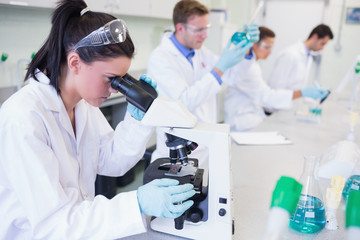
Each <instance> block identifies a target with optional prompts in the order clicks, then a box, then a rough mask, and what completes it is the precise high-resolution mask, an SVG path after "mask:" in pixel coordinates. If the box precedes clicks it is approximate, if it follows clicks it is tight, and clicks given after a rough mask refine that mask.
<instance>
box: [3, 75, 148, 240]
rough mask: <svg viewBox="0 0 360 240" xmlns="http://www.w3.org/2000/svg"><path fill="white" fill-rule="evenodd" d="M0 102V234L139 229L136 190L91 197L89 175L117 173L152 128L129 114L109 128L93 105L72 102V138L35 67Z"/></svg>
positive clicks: (57, 235)
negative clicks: (34, 76) (23, 82)
mask: <svg viewBox="0 0 360 240" xmlns="http://www.w3.org/2000/svg"><path fill="white" fill-rule="evenodd" d="M37 76H38V79H40V82H37V81H35V80H30V83H29V84H28V85H27V86H25V87H23V88H22V89H21V90H20V91H18V92H17V93H15V94H14V95H13V96H11V97H10V98H9V99H8V100H7V101H6V102H5V103H4V104H3V105H2V108H1V109H0V139H1V141H0V165H1V167H0V201H1V204H0V213H1V224H0V239H115V238H120V237H124V236H128V235H132V234H138V233H141V232H144V231H146V226H145V225H144V221H143V220H144V219H143V216H142V214H141V213H140V209H139V205H138V201H137V192H136V191H132V192H128V193H121V194H118V195H116V196H115V197H114V198H112V199H111V200H108V199H107V198H105V197H104V196H101V195H98V196H96V197H95V196H94V195H95V194H94V192H95V191H94V182H95V178H96V174H101V175H108V176H120V175H123V174H124V173H125V172H126V171H128V169H130V168H131V167H133V166H134V165H135V164H136V162H137V161H138V160H139V159H141V157H142V155H143V153H144V150H145V144H146V142H147V141H148V139H149V137H150V136H151V132H152V129H151V128H149V127H145V126H143V125H141V124H140V123H139V121H137V120H135V119H133V118H132V117H130V116H129V115H127V116H126V117H125V120H124V121H123V122H121V123H120V124H119V125H118V126H117V128H116V130H115V131H113V129H112V128H111V127H110V125H109V124H108V122H107V121H106V119H105V117H104V116H103V115H102V113H101V111H100V110H99V108H97V107H93V106H90V105H89V104H88V103H86V102H85V101H84V100H81V101H80V102H79V103H78V104H77V106H76V108H75V118H76V137H75V135H74V132H73V128H72V126H71V123H70V120H69V117H68V115H67V112H66V110H65V107H64V105H63V102H62V100H61V98H60V96H59V95H57V93H56V91H55V89H54V88H53V87H52V86H50V85H49V84H48V82H49V79H48V78H47V77H46V76H45V75H44V74H43V73H41V72H39V73H38V74H37Z"/></svg>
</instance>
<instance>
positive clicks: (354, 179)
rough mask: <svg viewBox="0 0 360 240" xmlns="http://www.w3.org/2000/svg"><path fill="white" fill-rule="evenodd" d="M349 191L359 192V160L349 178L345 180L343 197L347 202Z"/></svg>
mask: <svg viewBox="0 0 360 240" xmlns="http://www.w3.org/2000/svg"><path fill="white" fill-rule="evenodd" d="M351 191H360V160H357V162H356V163H355V166H354V168H353V170H352V171H351V173H350V177H349V178H348V179H347V180H346V182H345V186H344V190H343V193H342V194H343V197H344V198H345V199H346V200H347V199H348V197H349V193H350V192H351Z"/></svg>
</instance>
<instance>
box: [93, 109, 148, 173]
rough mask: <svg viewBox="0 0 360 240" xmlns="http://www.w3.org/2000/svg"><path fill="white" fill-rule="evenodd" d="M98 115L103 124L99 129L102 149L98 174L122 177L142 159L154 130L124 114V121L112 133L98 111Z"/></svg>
mask: <svg viewBox="0 0 360 240" xmlns="http://www.w3.org/2000/svg"><path fill="white" fill-rule="evenodd" d="M98 114H99V115H98V118H101V121H103V122H104V123H103V124H101V126H102V128H101V129H100V131H101V132H102V134H101V135H102V137H101V139H100V146H102V147H100V156H99V165H98V173H99V174H100V175H106V176H122V175H124V174H125V173H126V172H127V171H128V170H129V169H131V168H132V167H133V166H134V165H135V164H136V163H137V162H138V161H139V160H140V159H141V158H142V156H143V155H144V152H145V148H146V143H147V142H148V141H149V139H150V137H151V134H152V133H153V130H154V128H153V127H150V126H145V125H143V124H142V123H141V122H140V121H138V120H136V119H135V118H133V117H131V115H130V114H129V113H128V112H126V114H125V118H124V120H123V121H121V122H120V123H119V124H118V125H117V127H116V129H115V132H113V130H112V129H109V128H108V123H107V122H106V119H105V118H104V116H103V115H102V114H101V112H100V111H98Z"/></svg>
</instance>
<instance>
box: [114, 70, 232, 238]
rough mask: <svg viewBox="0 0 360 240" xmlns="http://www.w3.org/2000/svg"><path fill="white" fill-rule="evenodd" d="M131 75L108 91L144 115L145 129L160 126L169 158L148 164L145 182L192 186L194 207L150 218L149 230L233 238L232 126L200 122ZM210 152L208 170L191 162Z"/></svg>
mask: <svg viewBox="0 0 360 240" xmlns="http://www.w3.org/2000/svg"><path fill="white" fill-rule="evenodd" d="M146 84H147V83H146V82H144V81H142V80H140V81H138V80H136V79H134V78H132V77H131V76H130V75H128V74H127V75H125V76H124V77H116V78H114V79H113V80H112V85H111V86H112V87H113V88H114V89H117V90H119V91H120V92H121V93H123V94H124V95H125V96H126V99H127V101H128V102H130V103H132V104H134V105H135V106H136V107H138V108H139V109H141V110H142V111H144V112H146V114H145V116H144V118H143V119H142V120H141V121H142V123H143V124H145V125H150V126H156V127H161V129H162V130H163V131H164V132H165V134H166V138H167V140H166V145H167V147H168V148H169V157H165V158H159V159H157V160H155V161H154V162H152V163H151V164H150V165H149V166H148V168H147V169H146V170H145V173H144V183H148V182H150V181H152V180H154V179H159V178H172V179H177V180H178V181H179V182H180V184H185V183H191V184H193V185H194V190H195V192H196V194H195V195H194V196H193V197H192V198H191V199H192V200H193V201H194V205H193V206H192V207H191V208H190V209H188V210H187V211H186V212H185V213H184V214H183V215H182V216H180V217H178V218H176V219H172V218H159V217H158V218H154V219H152V220H151V222H150V227H151V228H152V229H153V230H155V231H158V232H164V233H168V234H172V235H176V236H181V237H185V238H191V239H232V237H233V235H234V220H233V217H232V188H231V166H230V147H231V140H230V127H229V125H227V124H212V123H200V122H197V119H196V117H195V116H194V115H192V114H191V113H190V112H189V111H188V110H187V109H186V108H185V107H184V105H183V104H182V103H181V102H180V101H179V100H173V99H167V98H165V97H162V96H158V95H157V93H156V91H155V90H154V89H153V88H151V87H150V88H149V86H150V85H148V84H147V85H146ZM198 144H199V145H200V146H204V147H206V148H207V149H208V153H209V159H208V166H206V165H204V166H202V167H204V168H200V167H199V159H196V158H190V157H189V155H190V154H191V152H193V151H196V148H197V146H198Z"/></svg>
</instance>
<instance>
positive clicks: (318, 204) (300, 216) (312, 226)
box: [290, 194, 326, 233]
mask: <svg viewBox="0 0 360 240" xmlns="http://www.w3.org/2000/svg"><path fill="white" fill-rule="evenodd" d="M325 224H326V217H325V207H324V203H323V202H322V201H321V200H320V199H318V198H316V197H313V196H309V195H306V196H305V195H303V194H301V196H300V200H299V202H298V204H297V207H296V210H295V213H294V215H293V216H292V217H291V218H290V227H291V228H292V229H294V230H296V231H298V232H302V233H316V232H319V231H320V230H321V229H323V228H324V227H325Z"/></svg>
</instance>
